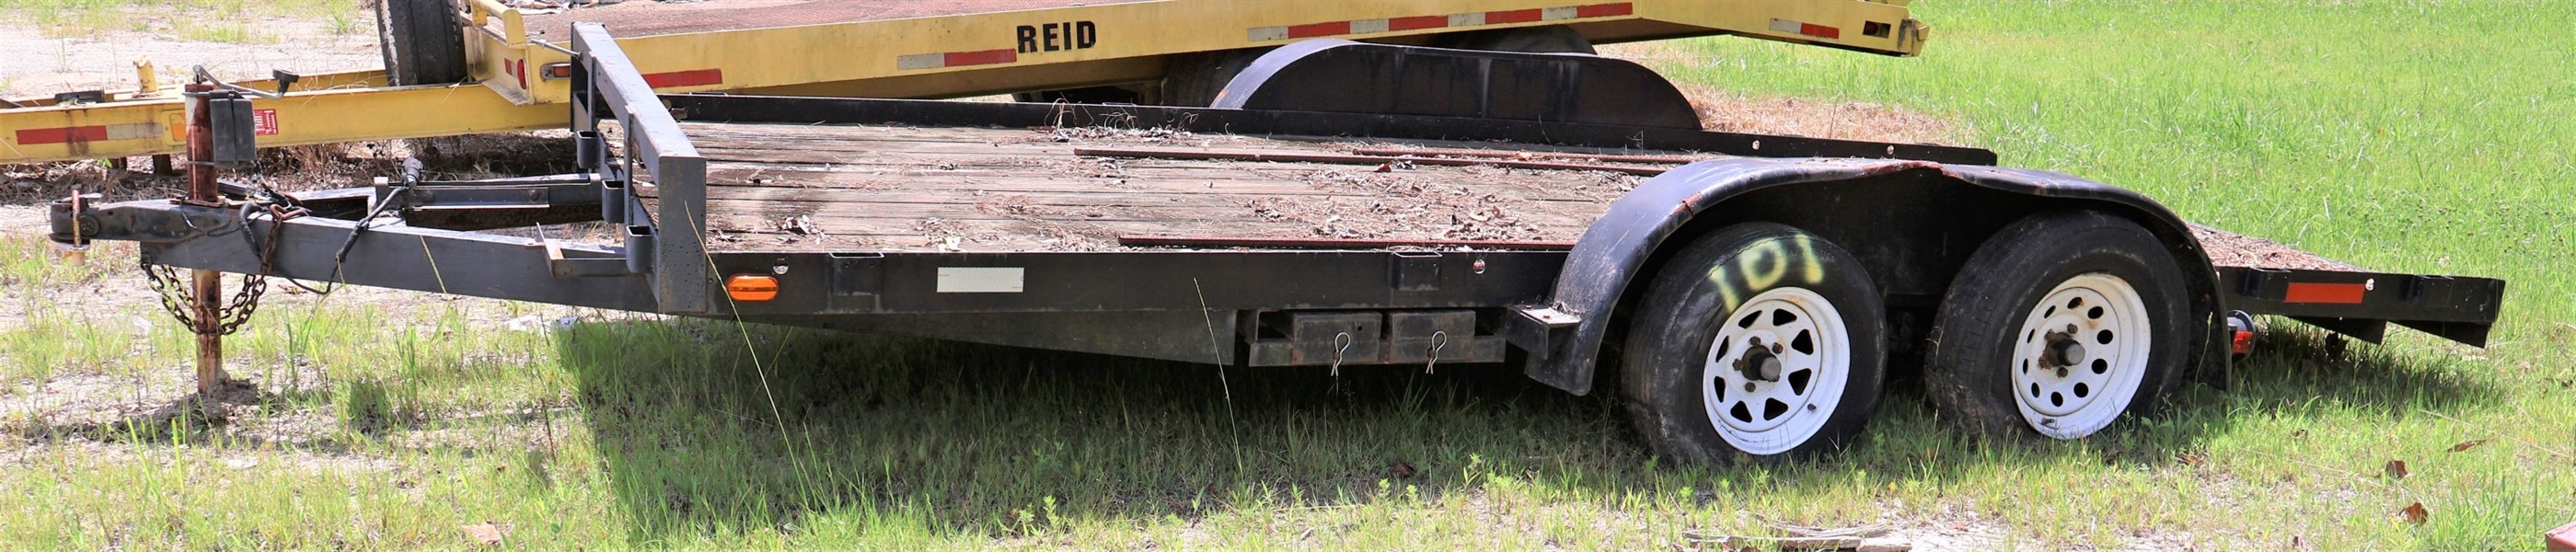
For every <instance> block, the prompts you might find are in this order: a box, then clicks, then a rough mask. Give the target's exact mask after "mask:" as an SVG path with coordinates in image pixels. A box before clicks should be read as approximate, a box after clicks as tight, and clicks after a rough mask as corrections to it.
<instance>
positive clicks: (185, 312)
mask: <svg viewBox="0 0 2576 552" xmlns="http://www.w3.org/2000/svg"><path fill="white" fill-rule="evenodd" d="M253 209H261V210H263V211H265V212H266V213H267V214H268V216H269V220H271V221H273V222H272V223H271V224H269V225H268V239H267V240H266V241H267V243H265V244H262V243H259V240H254V239H252V236H251V235H252V233H251V231H250V213H251V211H252V210H253ZM306 213H307V211H305V210H304V208H303V207H294V206H282V205H278V204H276V203H248V204H243V205H242V216H241V217H239V218H237V219H236V220H237V221H238V222H236V223H235V224H239V225H241V228H240V229H239V230H238V231H239V232H241V234H242V241H243V242H244V243H247V244H249V245H250V248H251V250H252V251H258V252H259V273H257V274H243V275H242V277H241V286H239V288H238V289H235V290H233V296H232V300H231V301H229V302H227V303H226V304H224V305H223V306H222V307H221V308H218V309H216V310H215V319H214V320H211V321H209V320H198V319H197V316H196V309H195V308H194V307H192V305H195V304H196V302H197V296H196V293H197V292H196V289H195V285H194V282H184V281H182V280H181V279H180V278H179V271H178V269H176V268H172V267H170V266H169V265H159V264H145V265H142V267H143V275H144V276H145V278H147V279H149V280H151V282H152V291H153V292H154V293H155V294H157V295H159V296H160V297H161V309H162V310H165V311H169V313H170V317H171V318H176V319H178V320H179V323H180V324H183V325H186V326H188V329H189V330H190V331H194V332H196V334H197V335H232V334H233V332H236V331H240V330H241V327H242V325H243V324H246V323H249V322H250V315H251V313H254V312H258V311H259V299H260V296H261V295H264V294H266V293H267V292H268V275H269V272H270V270H271V268H272V263H274V262H275V261H276V258H277V242H278V237H279V236H280V235H281V234H282V232H283V231H284V230H285V229H286V225H285V224H284V223H285V221H286V220H288V219H293V218H296V217H301V216H304V215H305V214H306ZM219 234H220V233H214V232H210V233H208V234H207V235H219Z"/></svg>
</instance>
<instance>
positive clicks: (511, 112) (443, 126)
mask: <svg viewBox="0 0 2576 552" xmlns="http://www.w3.org/2000/svg"><path fill="white" fill-rule="evenodd" d="M251 109H252V110H253V116H254V118H255V120H257V121H259V129H258V130H257V132H258V133H259V136H258V142H259V145H260V147H276V146H299V145H308V144H330V143H339V142H356V141H363V140H385V139H392V138H420V137H429V136H452V135H459V134H476V133H485V132H508V131H516V130H536V129H546V128H562V127H563V126H564V124H565V121H566V120H567V119H569V118H570V111H569V110H570V108H569V107H567V106H566V105H565V104H532V105H518V104H513V103H511V102H510V101H509V100H507V99H504V98H502V97H501V96H500V95H498V94H494V93H492V91H491V90H489V89H486V88H484V87H481V86H474V85H458V86H416V87H401V88H352V89H339V90H326V91H319V92H301V93H292V94H288V95H286V97H284V98H278V99H268V98H254V99H252V101H251ZM185 113H186V108H185V106H184V105H183V104H182V103H181V102H180V100H179V99H177V98H175V97H174V98H164V99H157V100H149V101H134V102H120V103H117V104H112V107H101V106H55V107H39V108H27V109H0V162H11V163H26V162H40V161H64V160H75V159H104V158H113V157H126V156H134V155H151V154H162V153H176V152H180V151H184V150H185V149H186V148H185V146H186V144H185V142H184V141H183V140H184V139H185V138H186V136H185V134H184V133H185V132H186V124H185V122H186V120H185V118H184V117H185Z"/></svg>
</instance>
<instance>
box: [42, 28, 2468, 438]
mask: <svg viewBox="0 0 2576 552" xmlns="http://www.w3.org/2000/svg"><path fill="white" fill-rule="evenodd" d="M574 29H575V31H574V32H575V36H574V37H573V41H572V46H573V50H574V51H575V52H576V55H575V58H574V59H575V60H576V62H577V68H576V69H575V70H574V71H572V72H571V76H570V78H571V89H572V90H573V96H572V100H571V103H570V109H571V112H572V121H573V125H572V130H573V135H574V137H573V138H572V140H575V141H576V142H577V146H578V147H577V148H576V151H577V152H578V154H577V155H578V164H579V166H580V167H581V170H582V172H581V173H578V174H572V175H557V176H549V177H532V178H518V179H504V180H489V181H472V182H429V181H419V180H417V179H416V178H410V177H406V178H402V179H399V180H393V179H387V180H383V181H381V182H380V183H379V184H378V185H377V186H375V187H373V188H368V189H364V190H363V191H358V190H352V191H343V192H324V193H317V194H305V195H302V196H300V197H299V196H293V195H289V196H288V197H253V198H243V197H234V198H230V199H228V200H227V202H226V203H224V204H222V205H208V204H200V203H190V202H168V201H139V202H125V203H116V204H108V205H93V204H87V203H84V202H78V201H72V202H63V203H58V204H56V205H55V206H54V207H53V224H54V238H55V239H56V240H60V241H65V242H73V243H80V242H87V241H91V240H131V241H137V242H141V243H142V244H143V249H142V250H143V256H144V259H143V260H144V262H146V263H149V264H156V265H169V266H179V267H188V268H195V269H206V270H218V271H225V272H235V273H245V274H261V275H265V276H269V277H281V278H295V279H308V280H329V281H334V282H341V283H348V284H358V285H368V286H380V287H391V288H400V289H410V290H420V291H432V292H440V293H452V294H462V295H473V296H481V297H492V298H500V299H511V300H522V301H536V302H545V303H555V304H564V305H576V306H587V307H597V308H607V309H620V310H631V311H642V312H656V313H665V314H673V315H681V316H694V317H710V318H726V319H738V320H742V321H747V322H755V323H773V324H786V325H798V326H811V327H823V328H835V329H846V330H856V331H873V332H890V333H904V334H913V335H922V336H929V337H937V338H944V339H955V340H962V341H974V342H983V343H997V344H1005V345H1016V346H1024V347H1038V348H1047V349H1058V350H1068V351H1086V352H1095V353H1107V354H1116V355H1127V356H1136V357H1147V358H1161V359H1172V360H1181V361H1190V362H1208V363H1216V364H1225V365H1237V366H1314V367H1330V368H1338V367H1339V366H1343V365H1360V364H1398V365H1422V366H1424V367H1425V369H1426V370H1428V369H1434V368H1436V367H1449V366H1456V365H1460V364H1493V363H1500V364H1503V365H1508V366H1511V367H1513V368H1516V369H1519V370H1522V371H1524V372H1525V373H1527V374H1528V375H1529V376H1530V377H1532V378H1535V379H1537V380H1539V381H1542V382H1546V383H1548V384H1550V385H1554V386H1556V387H1560V388H1563V389H1565V390H1567V391H1570V392H1574V393H1588V392H1591V391H1593V390H1594V386H1595V383H1594V382H1595V381H1596V379H1597V378H1596V375H1597V374H1598V372H1599V370H1602V369H1616V370H1621V371H1623V373H1624V377H1623V378H1622V380H1623V381H1624V382H1626V385H1623V386H1622V387H1621V388H1620V389H1618V390H1617V391H1616V392H1619V393H1622V394H1623V395H1624V396H1626V397H1627V398H1628V399H1629V400H1630V401H1631V402H1632V404H1635V405H1636V407H1635V408H1632V414H1635V415H1636V418H1637V422H1638V424H1639V429H1640V431H1641V432H1643V433H1645V434H1646V435H1647V437H1648V439H1649V440H1650V441H1652V442H1653V443H1654V444H1655V446H1657V447H1658V449H1659V450H1661V451H1662V452H1664V453H1667V454H1670V455H1673V456H1676V457H1678V458H1683V459H1691V460H1708V459H1714V458H1719V457H1723V456H1726V455H1731V454H1737V453H1742V454H1749V455H1753V456H1755V457H1757V458H1764V459H1780V458H1792V457H1803V456H1809V455H1813V454H1816V453H1820V452H1822V451H1829V450H1832V449H1834V448H1835V447H1838V446H1840V444H1842V443H1843V442H1845V441H1846V440H1847V439H1849V438H1850V437H1851V436H1852V435H1855V434H1857V432H1858V431H1859V430H1860V427H1861V424H1862V423H1863V421H1865V420H1866V419H1867V417H1868V415H1869V413H1870V410H1871V409H1872V407H1873V405H1874V404H1875V401H1876V399H1877V397H1878V395H1879V394H1880V392H1881V390H1882V387H1883V382H1884V381H1885V378H1884V371H1885V370H1886V366H1887V362H1886V359H1887V358H1888V357H1889V356H1892V355H1898V354H1922V355H1925V356H1926V357H1927V358H1928V359H1929V360H1928V361H1927V365H1928V368H1927V369H1928V370H1930V373H1929V374H1927V379H1928V380H1931V384H1932V385H1935V386H1936V389H1935V393H1934V396H1935V403H1936V405H1937V406H1939V407H1940V408H1942V409H1943V410H1944V412H1945V413H1946V414H1948V415H1950V416H1955V417H1957V418H1959V419H1962V420H1963V421H1962V423H1963V424H1966V425H1967V426H1968V427H1970V428H1971V429H1979V430H1998V431H2005V432H2015V433H2025V434H2027V433H2037V434H2039V435H2045V436H2049V437H2057V438H2074V437H2082V436H2084V435H2088V434H2090V433H2092V432H2095V431H2098V430H2100V429H2101V428H2102V427H2104V426H2105V425H2107V424H2109V423H2111V422H2113V421H2115V420H2117V419H2122V418H2125V417H2127V416H2131V415H2134V412H2136V411H2137V410H2138V409H2139V408H2141V406H2140V405H2147V404H2152V402H2153V401H2154V400H2155V397H2156V396H2157V395H2158V394H2159V393H2161V392H2163V391H2166V390H2168V389H2170V388H2171V387H2173V386H2174V385H2177V384H2178V382H2180V381H2182V380H2183V379H2185V378H2186V376H2191V375H2196V376H2197V377H2198V378H2199V379H2202V380H2205V381H2223V379H2222V378H2223V375H2224V369H2225V367H2226V365H2227V363H2228V362H2229V359H2230V356H2231V354H2241V353H2243V352H2245V351H2246V349H2247V348H2248V347H2250V346H2251V345H2252V344H2251V342H2250V341H2249V338H2250V336H2251V335H2252V332H2251V331H2250V330H2251V321H2252V319H2251V315H2259V314H2275V315H2282V316H2288V317H2291V318H2293V319H2297V320H2301V321H2305V322H2308V323H2311V324H2315V325H2317V326H2319V327H2322V328H2325V329H2328V330H2332V331H2334V332H2338V333H2341V334H2344V335H2349V336H2353V337H2355V338H2359V339H2364V340H2369V341H2377V340H2379V339H2380V338H2381V337H2382V336H2383V335H2384V332H2385V328H2386V326H2387V325H2388V324H2389V323H2396V324H2398V325H2401V326H2406V327H2410V328H2415V329H2418V330H2422V331H2425V332H2428V333H2431V334H2434V335H2437V336H2440V337H2443V338H2446V339H2450V340H2453V341H2457V342H2460V343H2464V344H2468V345H2471V346H2483V344H2484V342H2485V339H2486V333H2487V330H2488V328H2489V327H2490V326H2491V325H2492V324H2493V323H2494V321H2495V319H2496V315H2497V307H2498V303H2499V301H2500V299H2501V296H2502V293H2503V282H2501V281H2498V280H2493V279H2486V278H2474V277H2455V276H2431V275H2409V274H2392V273H2379V272H2371V271H2366V270H2359V269H2353V268H2349V267H2342V266H2331V265H2326V264H2320V263H2317V262H2313V260H2305V261H2301V262H2283V261H2284V260H2285V259H2286V260H2299V259H2304V258H2302V257H2296V256H2287V257H2285V256H2282V255H2272V256H2263V255H2236V254H2232V253H2233V252H2234V250H2233V249H2225V250H2222V251H2221V252H2222V253H2229V254H2217V255H2214V254H2212V252H2211V249H2212V248H2227V247H2236V246H2237V245H2240V242H2241V238H2240V237H2235V236H2233V235H2228V234H2224V233H2220V232H2217V231H2215V230H2209V229H2204V228H2197V227H2194V226H2192V225H2188V224H2186V223H2184V222H2182V221H2181V220H2180V219H2179V218H2177V217H2175V216H2174V215H2173V214H2172V213H2171V212H2169V211H2167V210H2165V209H2164V208H2163V207H2162V206H2160V205H2158V204H2156V203H2155V202H2153V201H2152V200H2150V199H2148V198H2146V197H2144V196H2141V195H2139V194H2136V193H2134V192H2130V191H2127V190H2123V189H2120V188H2116V187H2112V186H2108V185H2104V184H2100V183H2095V182H2090V181H2086V180H2083V179H2080V178H2076V177H2072V176H2067V175H2062V174H2055V173H2047V172H2041V171H2030V170H2021V169H2009V168H1999V167H1995V166H1993V165H1994V164H1995V158H1994V154H1993V153H1992V152H1987V151H1984V150H1977V149H1969V148H1954V147H1942V146H1927V145H1915V144H1884V143H1869V142H1854V141H1843V140H1826V139H1814V138H1801V137H1789V136H1758V135H1745V134H1730V133H1720V132H1707V131H1701V130H1695V129H1682V128H1672V127H1670V126H1655V125H1638V124H1615V123H1610V122H1597V121H1596V122H1569V121H1565V120H1559V119H1547V118H1542V117H1529V118H1508V117H1493V116H1449V115H1440V114H1426V113H1421V112H1418V110H1426V109H1445V108H1443V107H1440V106H1438V105H1431V106H1425V105H1421V104H1419V103H1416V104H1413V105H1407V106H1403V107H1399V108H1394V109H1387V110H1380V111H1378V112H1348V110H1355V109H1354V108H1348V107H1336V106H1347V105H1352V102H1351V101H1350V100H1351V99H1352V98H1365V97H1368V95H1369V94H1392V93H1394V92H1396V91H1400V90H1406V89H1404V88H1387V87H1386V86H1391V85H1371V84H1367V83H1354V84H1352V85H1351V86H1350V88H1352V90H1346V91H1344V92H1345V93H1346V96H1344V97H1335V98H1325V97H1316V99H1315V101H1313V102H1309V103H1302V104H1301V103H1298V102H1297V101H1296V98H1297V97H1299V96H1298V95H1293V94H1292V95H1285V96H1272V95H1263V96H1260V97H1263V98H1269V99H1266V100H1264V101H1273V102H1280V103H1278V104H1274V105H1270V106H1269V108H1266V109H1217V108H1174V107H1145V106H1103V105H1073V104H1056V105H1048V104H1010V103H984V102H939V101H921V100H872V99H818V98H790V97H762V96H728V95H659V94H656V93H655V92H654V91H653V89H652V86H651V84H650V83H649V82H648V80H647V79H646V77H645V75H644V74H643V73H642V72H640V71H639V70H638V69H637V68H636V67H637V66H638V65H637V63H635V62H634V61H633V60H629V59H627V57H626V55H625V54H624V52H623V51H621V50H619V49H618V48H617V46H616V43H615V42H613V41H610V40H609V39H608V35H607V33H606V31H605V30H604V29H602V28H600V27H598V26H595V25H578V26H575V27H574ZM1361 48H1364V49H1362V50H1352V51H1349V52H1346V53H1348V54H1349V55H1350V56H1353V57H1356V58H1359V59H1364V60H1367V59H1375V60H1380V61H1382V60H1384V59H1385V58H1384V57H1383V56H1392V55H1402V56H1422V57H1421V59H1434V58H1436V57H1437V56H1455V55H1459V54H1452V53H1447V52H1446V51H1439V50H1431V49H1423V48H1414V47H1400V46H1364V47H1361ZM1292 50H1294V49H1283V50H1282V51H1281V52H1282V53H1279V54H1275V55H1278V56H1287V57H1281V58H1276V59H1270V60H1267V61H1265V62H1263V63H1273V64H1275V65H1277V66H1279V67H1288V66H1289V65H1290V64H1292V63H1295V62H1298V61H1299V60H1301V59H1303V60H1309V61H1311V60H1313V59H1319V58H1314V57H1312V55H1311V54H1313V52H1297V51H1292ZM1371 52H1374V53H1373V54H1372V53H1371ZM1373 55H1374V56H1381V57H1375V58H1372V57H1370V56H1373ZM1475 55H1477V56H1485V57H1487V58H1489V59H1491V60H1498V61H1491V63H1520V62H1524V61H1527V62H1529V63H1542V62H1545V58H1532V59H1530V60H1523V59H1521V58H1516V57H1512V56H1509V55H1502V56H1499V57H1498V56H1495V55H1490V54H1475ZM1521 55H1523V56H1544V55H1543V54H1521ZM1296 56H1306V57H1303V58H1299V57H1296ZM1416 65H1417V66H1419V65H1426V64H1416ZM1424 70H1427V71H1436V69H1424ZM1296 73H1297V71H1293V70H1284V69H1283V70H1280V71H1275V72H1271V73H1267V74H1296ZM1256 74H1264V73H1260V72H1248V73H1247V75H1256ZM1398 74H1399V75H1400V74H1401V73H1400V72H1399V73H1398ZM1402 80H1403V79H1401V78H1397V79H1393V80H1390V81H1387V82H1400V81H1402ZM1449 82H1452V83H1453V84H1458V85H1460V86H1465V87H1467V88H1469V89H1472V90H1487V91H1490V90H1504V89H1510V88H1509V87H1511V86H1516V85H1514V84H1511V83H1504V82H1500V81H1498V80H1490V79H1488V80H1476V81H1465V82H1460V81H1449ZM1234 85H1236V86H1241V87H1245V88H1242V89H1240V90H1237V89H1232V88H1230V89H1229V90H1228V93H1229V94H1231V93H1236V92H1249V93H1257V92H1259V91H1261V90H1262V89H1263V87H1268V86H1295V87H1312V86H1313V85H1314V83H1313V82H1311V81H1300V82H1297V83H1294V84H1276V83H1272V82H1265V81H1264V80H1263V78H1262V77H1258V76H1255V77H1252V78H1250V79H1238V80H1237V81H1236V82H1235V83H1234ZM1372 86H1376V87H1377V88H1372ZM1550 86H1555V85H1550ZM1542 88H1544V87H1542ZM1560 92H1564V93H1572V92H1571V91H1560ZM1470 95H1471V96H1478V97H1493V96H1492V95H1491V94H1485V95H1474V94H1470ZM1386 97H1394V96H1391V95H1390V96H1386ZM1358 103H1367V102H1358ZM1479 105H1483V106H1484V107H1483V108H1482V109H1489V108H1491V107H1492V106H1493V105H1499V104H1479ZM1530 105H1545V102H1533V103H1532V104H1530ZM1335 109H1342V110H1344V111H1336V110H1335ZM1578 120H1579V118H1578ZM218 132H221V130H220V129H219V130H218ZM1637 174H1653V175H1654V176H1651V177H1641V176H1632V175H1637ZM271 206H276V207H277V208H269V207H271ZM298 208H300V210H299V209H298ZM568 217H569V218H581V219H587V220H595V221H604V222H607V223H611V224H614V225H616V226H617V227H618V228H621V229H622V236H621V238H620V239H618V240H616V241H615V242H614V243H576V242H571V241H566V240H561V239H530V238H523V237H511V236H502V235H496V234H489V233H481V232H477V231H474V229H481V228H491V227H496V226H505V225H512V224H526V221H531V220H546V221H561V220H565V219H566V218H568ZM432 226H443V227H447V228H449V229H439V228H433V227H432ZM2213 260H2219V261H2228V262H2217V263H2213ZM1613 343H1617V344H1621V345H1622V346H1621V347H1619V348H1617V349H1616V350H1619V351H1620V355H1619V356H1616V357H1613V356H1611V355H1605V354H1604V353H1603V351H1604V350H1605V345H1608V344H1613Z"/></svg>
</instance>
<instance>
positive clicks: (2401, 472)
mask: <svg viewBox="0 0 2576 552" xmlns="http://www.w3.org/2000/svg"><path fill="white" fill-rule="evenodd" d="M2406 474H2407V472H2406V461H2405V460H2390V461H2388V478H2389V479H2405V478H2406Z"/></svg>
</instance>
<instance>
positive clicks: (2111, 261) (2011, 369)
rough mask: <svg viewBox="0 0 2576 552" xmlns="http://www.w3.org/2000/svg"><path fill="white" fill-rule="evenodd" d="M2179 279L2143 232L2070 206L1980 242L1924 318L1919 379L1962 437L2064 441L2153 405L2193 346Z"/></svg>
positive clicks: (2150, 236) (2159, 246)
mask: <svg viewBox="0 0 2576 552" xmlns="http://www.w3.org/2000/svg"><path fill="white" fill-rule="evenodd" d="M2182 281H2183V280H2182V273H2181V271H2180V269H2179V268H2178V267H2177V265H2176V263H2175V262H2174V260H2173V256H2172V254H2171V253H2169V252H2167V251H2166V249H2165V248H2164V246H2163V245H2162V243H2161V242H2159V241H2157V240H2156V238H2155V235H2154V234H2151V233H2149V232H2148V231H2147V230H2146V229H2145V228H2144V227H2140V226H2138V224H2137V223H2135V222H2131V221H2129V220H2127V219H2122V218H2119V217H2115V216H2111V215H2107V214H2102V213H2095V212H2089V211H2078V212H2070V213H2049V214H2041V215H2034V216H2032V217H2030V218H2027V219H2023V220H2022V221H2019V222H2016V223H2014V224H2013V225H2011V226H2008V227H2006V228H2005V229H2004V230H2003V231H2001V232H1998V233H1997V234H1996V235H1995V236H1994V237H1993V238H1990V239H1988V240H1987V241H1986V243H1985V245H1983V246H1980V247H1979V248H1978V249H1977V252H1976V254H1975V255H1974V256H1972V257H1970V258H1969V260H1968V263H1967V264H1966V266H1965V268H1963V269H1961V271H1960V273H1959V276H1958V278H1957V279H1956V280H1954V281H1952V283H1951V286H1950V291H1949V294H1948V295H1947V296H1946V297H1944V298H1943V300H1942V305H1941V311H1940V314H1939V316H1938V317H1937V319H1936V320H1935V321H1934V323H1933V336H1932V346H1931V351H1930V355H1929V356H1928V358H1927V363H1926V366H1925V376H1924V380H1925V381H1924V383H1925V386H1926V388H1927V389H1926V390H1927V394H1928V395H1930V396H1931V398H1932V400H1933V406H1934V407H1935V408H1936V409H1938V410H1939V411H1940V412H1941V414H1942V416H1943V417H1944V418H1946V419H1950V420H1953V421H1955V422H1957V423H1961V424H1963V425H1965V426H1966V427H1967V428H1968V429H1971V430H1977V431H1982V432H1986V433H1989V434H1995V433H2018V434H2031V433H2036V434H2038V435H2041V436H2045V437H2049V438H2054V439H2077V438H2082V437H2085V436H2088V435H2092V434H2094V433H2095V432H2099V431H2101V430H2102V429H2104V428H2107V427H2110V426H2111V424H2112V423H2114V422H2117V421H2119V420H2120V419H2122V418H2123V417H2126V416H2130V415H2133V414H2142V413H2144V411H2146V410H2147V409H2149V408H2151V407H2152V406H2154V405H2155V404H2156V403H2155V401H2156V400H2158V397H2160V396H2161V395H2162V393H2163V392H2164V391H2165V390H2167V389H2170V388H2171V387H2172V386H2173V385H2174V384H2175V382H2177V381H2178V380H2179V376H2181V374H2182V368H2181V364H2182V363H2183V362H2184V361H2185V360H2186V359H2187V358H2188V356H2189V355H2188V353H2187V352H2188V351H2192V350H2196V349H2194V348H2193V347H2195V346H2196V345H2195V344H2193V343H2191V342H2193V341H2195V339H2194V336H2197V335H2200V334H2202V333H2205V332H2199V331H2197V328H2198V325H2199V323H2196V321H2198V320H2200V319H2202V318H2205V317H2192V316H2188V315H2187V314H2186V312H2187V311H2188V310H2189V309H2188V307H2189V305H2187V304H2186V303H2185V302H2184V301H2185V297H2186V296H2185V294H2184V291H2183V289H2182Z"/></svg>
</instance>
